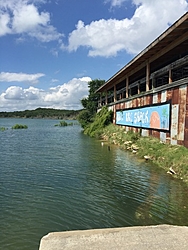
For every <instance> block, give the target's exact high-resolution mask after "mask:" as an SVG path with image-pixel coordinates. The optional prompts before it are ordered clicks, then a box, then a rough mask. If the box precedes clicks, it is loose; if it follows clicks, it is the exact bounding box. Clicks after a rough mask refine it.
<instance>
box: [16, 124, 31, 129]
mask: <svg viewBox="0 0 188 250" xmlns="http://www.w3.org/2000/svg"><path fill="white" fill-rule="evenodd" d="M27 128H28V126H27V125H22V124H16V125H14V126H12V129H27Z"/></svg>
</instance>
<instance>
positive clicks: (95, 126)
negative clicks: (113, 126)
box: [84, 107, 113, 138]
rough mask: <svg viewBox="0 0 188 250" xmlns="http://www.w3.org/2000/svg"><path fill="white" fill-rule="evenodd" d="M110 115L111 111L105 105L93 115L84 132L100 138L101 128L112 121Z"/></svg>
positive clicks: (111, 114)
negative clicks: (92, 119)
mask: <svg viewBox="0 0 188 250" xmlns="http://www.w3.org/2000/svg"><path fill="white" fill-rule="evenodd" d="M112 116H113V112H112V111H109V110H108V109H107V107H103V108H102V109H101V111H100V112H98V113H97V114H96V115H95V116H94V121H93V122H92V123H90V124H88V125H87V126H86V127H85V129H84V133H85V134H87V135H89V136H91V137H96V138H100V137H101V134H102V132H103V129H104V128H105V127H106V126H107V125H109V124H110V123H112Z"/></svg>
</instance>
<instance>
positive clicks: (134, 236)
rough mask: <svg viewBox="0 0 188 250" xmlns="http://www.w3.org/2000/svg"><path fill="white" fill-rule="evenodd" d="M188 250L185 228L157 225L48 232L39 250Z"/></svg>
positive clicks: (187, 237)
mask: <svg viewBox="0 0 188 250" xmlns="http://www.w3.org/2000/svg"><path fill="white" fill-rule="evenodd" d="M94 249H97V250H104V249H105V250H110V249H113V250H124V249H127V250H188V227H182V226H171V225H157V226H143V227H123V228H109V229H94V230H82V231H68V232H55V233H49V234H48V235H46V236H44V237H43V238H42V239H41V242H40V248H39V250H94Z"/></svg>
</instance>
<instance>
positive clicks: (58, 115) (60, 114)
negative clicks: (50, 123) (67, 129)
mask: <svg viewBox="0 0 188 250" xmlns="http://www.w3.org/2000/svg"><path fill="white" fill-rule="evenodd" d="M80 111H81V110H63V109H51V108H37V109H35V110H24V111H14V112H0V118H53V119H61V120H62V119H64V120H74V119H77V116H78V114H79V112H80Z"/></svg>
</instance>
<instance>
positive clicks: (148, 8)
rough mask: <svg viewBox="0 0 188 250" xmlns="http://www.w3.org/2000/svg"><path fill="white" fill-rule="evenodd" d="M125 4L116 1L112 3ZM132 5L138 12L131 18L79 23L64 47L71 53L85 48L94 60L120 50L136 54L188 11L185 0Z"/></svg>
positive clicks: (139, 1)
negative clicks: (96, 57)
mask: <svg viewBox="0 0 188 250" xmlns="http://www.w3.org/2000/svg"><path fill="white" fill-rule="evenodd" d="M123 2H124V1H123V0H121V1H120V0H119V1H118V0H113V1H111V4H113V5H119V4H122V3H123ZM129 4H130V3H129ZM132 4H134V5H135V8H136V10H135V13H134V15H133V16H132V18H131V19H128V18H125V19H123V20H117V19H109V20H104V19H101V20H99V21H93V22H91V23H90V24H88V25H85V24H84V23H83V22H82V21H81V20H80V21H78V23H77V25H76V29H75V30H74V31H72V32H71V33H70V34H69V39H68V46H67V47H66V46H65V45H62V47H61V48H62V49H67V50H68V51H70V52H71V51H76V50H77V49H78V48H79V47H81V46H85V47H87V48H88V49H89V56H93V57H94V56H105V57H109V56H116V54H117V53H118V52H120V51H126V52H128V53H130V54H137V53H139V52H140V51H141V50H142V49H144V48H145V47H146V46H147V45H149V44H150V43H151V42H152V41H153V40H154V39H155V38H157V37H158V36H159V35H160V34H161V33H162V32H163V31H165V30H166V29H167V28H168V27H169V23H170V24H172V23H174V22H175V21H176V20H177V19H178V18H179V17H180V16H182V15H183V14H184V13H185V12H186V11H187V10H188V3H187V1H186V0H173V1H172V0H166V1H164V0H132Z"/></svg>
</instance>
